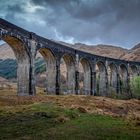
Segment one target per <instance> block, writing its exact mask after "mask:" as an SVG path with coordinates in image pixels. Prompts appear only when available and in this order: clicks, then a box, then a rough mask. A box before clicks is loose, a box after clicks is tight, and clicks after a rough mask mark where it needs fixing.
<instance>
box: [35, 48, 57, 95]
mask: <svg viewBox="0 0 140 140" xmlns="http://www.w3.org/2000/svg"><path fill="white" fill-rule="evenodd" d="M39 53H40V54H41V55H37V59H36V63H37V65H38V67H36V70H35V71H36V75H37V76H36V77H37V78H36V83H37V85H38V87H41V88H45V89H44V91H45V92H46V93H47V94H55V93H56V59H55V56H54V54H53V52H52V51H51V50H50V49H48V48H40V49H39ZM42 56H43V58H42ZM39 63H40V64H39Z"/></svg>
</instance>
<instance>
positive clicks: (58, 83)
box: [56, 60, 60, 95]
mask: <svg viewBox="0 0 140 140" xmlns="http://www.w3.org/2000/svg"><path fill="white" fill-rule="evenodd" d="M59 94H60V61H59V60H56V95H59Z"/></svg>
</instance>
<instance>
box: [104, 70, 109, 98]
mask: <svg viewBox="0 0 140 140" xmlns="http://www.w3.org/2000/svg"><path fill="white" fill-rule="evenodd" d="M105 82H106V83H105V84H106V87H105V88H106V89H105V92H106V95H108V91H109V86H108V73H107V72H106V74H105Z"/></svg>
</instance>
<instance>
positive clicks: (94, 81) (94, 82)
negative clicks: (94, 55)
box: [92, 71, 97, 96]
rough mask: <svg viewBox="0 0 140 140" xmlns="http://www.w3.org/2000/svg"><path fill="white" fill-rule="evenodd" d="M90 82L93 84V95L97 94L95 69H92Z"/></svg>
mask: <svg viewBox="0 0 140 140" xmlns="http://www.w3.org/2000/svg"><path fill="white" fill-rule="evenodd" d="M92 78H93V79H92V81H93V82H92V84H93V86H92V89H93V95H95V96H96V95H97V90H96V84H97V83H96V71H94V72H93V73H92Z"/></svg>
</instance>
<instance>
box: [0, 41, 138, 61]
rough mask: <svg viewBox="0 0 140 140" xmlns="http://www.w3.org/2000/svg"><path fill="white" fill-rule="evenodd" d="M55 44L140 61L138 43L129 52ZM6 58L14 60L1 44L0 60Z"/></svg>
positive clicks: (120, 49) (10, 50) (103, 47)
mask: <svg viewBox="0 0 140 140" xmlns="http://www.w3.org/2000/svg"><path fill="white" fill-rule="evenodd" d="M57 43H60V44H64V45H66V46H68V47H72V48H75V49H78V50H82V51H86V52H89V53H92V54H95V55H101V56H106V57H111V58H117V59H124V60H132V61H140V43H139V44H137V45H136V46H134V47H133V48H132V49H129V50H128V49H124V48H121V47H117V46H111V45H102V44H99V45H86V44H81V43H76V44H68V43H65V42H57ZM37 57H41V55H40V53H38V54H37ZM7 58H11V59H15V56H14V53H13V51H12V49H11V48H10V47H9V46H8V44H2V45H0V59H7Z"/></svg>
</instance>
